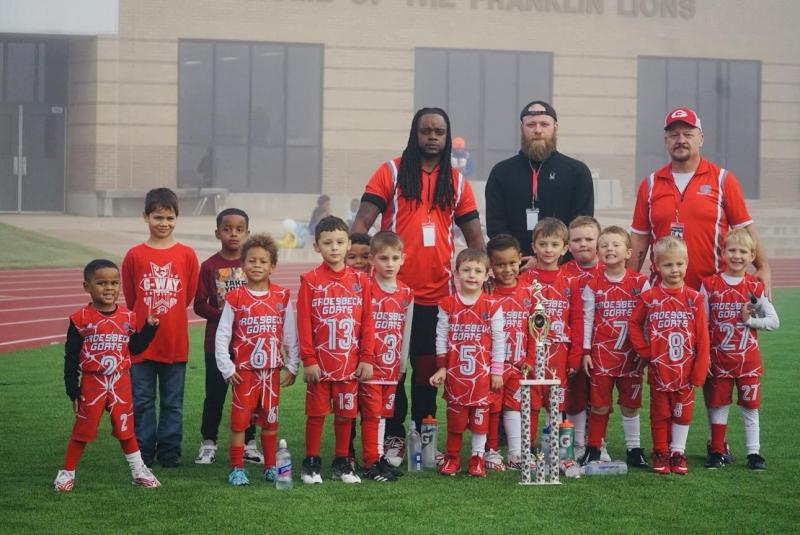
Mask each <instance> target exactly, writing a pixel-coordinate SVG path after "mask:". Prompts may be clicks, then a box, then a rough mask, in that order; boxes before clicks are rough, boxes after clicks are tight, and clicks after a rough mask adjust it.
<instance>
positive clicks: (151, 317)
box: [147, 314, 158, 327]
mask: <svg viewBox="0 0 800 535" xmlns="http://www.w3.org/2000/svg"><path fill="white" fill-rule="evenodd" d="M147 324H148V325H150V326H151V327H158V318H157V317H156V316H154V315H153V314H149V315H148V316H147Z"/></svg>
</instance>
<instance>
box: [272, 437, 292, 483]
mask: <svg viewBox="0 0 800 535" xmlns="http://www.w3.org/2000/svg"><path fill="white" fill-rule="evenodd" d="M275 472H276V474H275V488H276V489H278V490H289V489H290V488H292V455H291V454H290V453H289V448H287V447H286V440H284V439H281V440H280V442H278V452H277V453H276V454H275Z"/></svg>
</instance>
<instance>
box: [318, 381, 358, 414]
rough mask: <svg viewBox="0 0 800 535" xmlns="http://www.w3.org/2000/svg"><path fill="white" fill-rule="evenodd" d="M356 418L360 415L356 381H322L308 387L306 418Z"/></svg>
mask: <svg viewBox="0 0 800 535" xmlns="http://www.w3.org/2000/svg"><path fill="white" fill-rule="evenodd" d="M331 411H333V413H334V414H335V415H336V416H342V417H344V418H355V417H356V415H357V414H358V383H357V382H356V381H320V382H318V383H309V384H308V385H306V416H325V415H327V414H330V413H331Z"/></svg>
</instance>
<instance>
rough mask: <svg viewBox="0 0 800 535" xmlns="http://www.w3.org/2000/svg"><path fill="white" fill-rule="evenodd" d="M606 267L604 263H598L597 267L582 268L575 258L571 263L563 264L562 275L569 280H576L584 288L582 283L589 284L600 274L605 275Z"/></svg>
mask: <svg viewBox="0 0 800 535" xmlns="http://www.w3.org/2000/svg"><path fill="white" fill-rule="evenodd" d="M605 268H606V267H605V265H604V264H603V263H602V262H599V261H598V262H597V263H596V264H595V265H593V266H591V267H587V268H585V267H582V266H581V265H580V264H579V263H578V261H577V260H575V259H574V258H573V259H572V260H570V261H569V262H565V263H563V264H561V267H560V269H561V273H562V274H563V275H564V276H565V277H566V278H568V279H569V280H570V281H571V280H573V279H576V280H578V281H579V284H580V286H583V284H582V283H586V282H588V280H589V279H591V278H592V277H594V276H595V275H597V274H599V273H603V270H605Z"/></svg>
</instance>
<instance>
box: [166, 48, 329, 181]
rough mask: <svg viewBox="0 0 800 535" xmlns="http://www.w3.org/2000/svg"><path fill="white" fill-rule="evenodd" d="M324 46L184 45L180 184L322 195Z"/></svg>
mask: <svg viewBox="0 0 800 535" xmlns="http://www.w3.org/2000/svg"><path fill="white" fill-rule="evenodd" d="M322 53H323V50H322V46H321V45H307V44H286V43H240V42H230V41H220V42H211V41H195V40H181V41H180V43H179V46H178V59H179V62H180V72H179V79H178V183H179V185H180V186H181V187H200V186H206V187H208V186H216V187H224V188H228V189H229V190H231V191H236V192H273V193H274V192H292V193H313V192H319V191H320V187H321V160H322V155H321V139H322Z"/></svg>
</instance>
